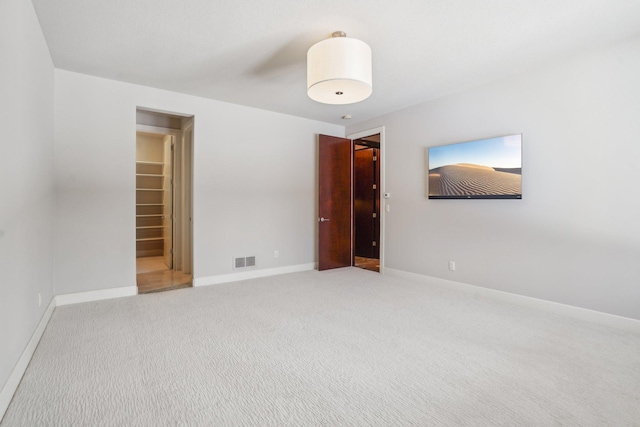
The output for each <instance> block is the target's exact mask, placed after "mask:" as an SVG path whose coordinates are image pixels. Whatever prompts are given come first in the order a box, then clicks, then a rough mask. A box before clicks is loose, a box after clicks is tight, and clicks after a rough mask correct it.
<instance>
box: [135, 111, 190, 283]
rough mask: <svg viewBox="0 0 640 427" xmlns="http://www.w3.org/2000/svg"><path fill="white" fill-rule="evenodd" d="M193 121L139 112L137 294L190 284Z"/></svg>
mask: <svg viewBox="0 0 640 427" xmlns="http://www.w3.org/2000/svg"><path fill="white" fill-rule="evenodd" d="M193 120H194V119H193V117H192V116H180V115H175V114H167V113H159V112H154V111H149V110H144V109H137V110H136V283H137V286H138V293H150V292H158V291H164V290H170V289H178V288H184V287H190V286H192V282H193V276H192V231H191V229H192V227H191V205H192V189H191V187H192V172H191V171H192V152H193V151H192V145H193Z"/></svg>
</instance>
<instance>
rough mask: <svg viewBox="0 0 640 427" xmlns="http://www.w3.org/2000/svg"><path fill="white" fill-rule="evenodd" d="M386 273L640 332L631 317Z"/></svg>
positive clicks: (639, 323)
mask: <svg viewBox="0 0 640 427" xmlns="http://www.w3.org/2000/svg"><path fill="white" fill-rule="evenodd" d="M384 272H385V274H388V275H390V276H396V277H401V278H403V279H408V280H413V281H417V282H422V283H426V284H429V285H435V286H440V287H445V288H449V289H454V290H456V291H462V292H466V293H470V294H473V295H480V296H483V297H487V298H491V299H495V300H500V301H503V302H507V303H510V304H515V305H520V306H524V307H529V308H534V309H537V310H542V311H546V312H549V313H555V314H560V315H563V316H567V317H571V318H573V319H578V320H584V321H587V322H591V323H598V324H600V325H605V326H610V327H613V328H617V329H623V330H626V331H631V332H640V320H636V319H631V318H629V317H622V316H617V315H615V314H609V313H603V312H601V311H595V310H589V309H586V308H581V307H575V306H572V305H567V304H561V303H558V302H553V301H547V300H543V299H538V298H533V297H527V296H524V295H518V294H512V293H509V292H504V291H498V290H495V289H489V288H483V287H482V286H475V285H469V284H466V283H460V282H454V281H452V280H446V279H440V278H437V277H431V276H425V275H422V274H416V273H409V272H406V271H402V270H395V269H392V268H385V270H384Z"/></svg>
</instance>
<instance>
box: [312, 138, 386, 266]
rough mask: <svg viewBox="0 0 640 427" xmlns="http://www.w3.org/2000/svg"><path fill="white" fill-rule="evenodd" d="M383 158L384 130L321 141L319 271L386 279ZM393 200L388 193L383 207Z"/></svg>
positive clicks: (319, 153) (319, 162)
mask: <svg viewBox="0 0 640 427" xmlns="http://www.w3.org/2000/svg"><path fill="white" fill-rule="evenodd" d="M383 152H384V128H383V127H380V128H376V129H372V130H370V131H364V132H360V133H358V134H355V135H350V136H349V137H348V138H342V137H336V136H329V135H322V134H321V135H319V138H318V228H317V230H318V270H320V271H323V270H328V269H333V268H342V267H350V266H356V267H361V268H366V269H368V270H372V271H377V272H379V273H384V250H383V246H384V221H383V218H384V213H385V212H388V211H389V206H388V205H387V204H386V203H384V204H382V203H381V191H382V188H383V187H384V155H383ZM356 163H358V164H356ZM359 169H361V170H359ZM389 197H390V196H389V195H388V194H387V193H384V199H385V200H384V201H386V199H387V198H389ZM383 208H384V209H383Z"/></svg>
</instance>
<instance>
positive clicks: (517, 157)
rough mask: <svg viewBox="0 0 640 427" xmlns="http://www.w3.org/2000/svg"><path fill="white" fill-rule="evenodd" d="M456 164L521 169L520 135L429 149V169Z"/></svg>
mask: <svg viewBox="0 0 640 427" xmlns="http://www.w3.org/2000/svg"><path fill="white" fill-rule="evenodd" d="M456 163H471V164H474V165H483V166H491V167H494V168H519V167H522V134H517V135H507V136H500V137H498V138H490V139H482V140H478V141H471V142H462V143H460V144H451V145H443V146H440V147H430V148H429V169H435V168H439V167H440V166H445V165H455V164H456Z"/></svg>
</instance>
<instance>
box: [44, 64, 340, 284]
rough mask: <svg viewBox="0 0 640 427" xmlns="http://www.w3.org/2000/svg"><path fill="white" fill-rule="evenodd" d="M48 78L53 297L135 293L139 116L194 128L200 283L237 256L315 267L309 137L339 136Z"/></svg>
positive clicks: (218, 106) (320, 126) (261, 116)
mask: <svg viewBox="0 0 640 427" xmlns="http://www.w3.org/2000/svg"><path fill="white" fill-rule="evenodd" d="M55 75H56V81H55V82H56V98H55V99H56V103H55V111H56V124H55V186H56V204H55V209H56V223H55V251H56V260H55V261H56V262H55V292H56V294H64V293H70V292H81V291H89V290H97V289H105V288H113V287H121V286H135V283H136V282H135V209H134V208H135V167H134V166H135V137H136V135H135V129H136V107H144V108H148V109H153V110H161V111H168V112H176V113H182V114H192V115H194V116H195V128H194V139H195V140H194V216H193V220H194V224H193V227H194V276H195V277H196V278H205V277H209V276H216V275H223V274H229V273H232V272H234V271H233V270H232V268H231V267H232V263H231V260H232V257H234V256H250V255H255V256H256V257H257V267H256V268H259V269H262V268H272V267H279V266H290V265H298V264H305V263H312V262H314V261H315V222H316V214H315V210H316V178H315V176H316V173H315V165H316V134H317V133H326V134H331V135H339V136H340V135H344V127H342V126H336V125H330V124H326V123H322V122H317V121H311V120H307V119H301V118H296V117H291V116H286V115H283V114H278V113H272V112H267V111H263V110H257V109H253V108H247V107H242V106H238V105H233V104H227V103H222V102H217V101H212V100H209V99H204V98H198V97H193V96H188V95H182V94H178V93H173V92H167V91H162V90H158V89H153V88H148V87H143V86H137V85H132V84H125V83H120V82H115V81H110V80H105V79H101V78H96V77H91V76H87V75H82V74H76V73H72V72H68V71H63V70H56V74H55ZM274 250H279V251H280V258H278V259H275V258H274V257H273V251H274Z"/></svg>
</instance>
